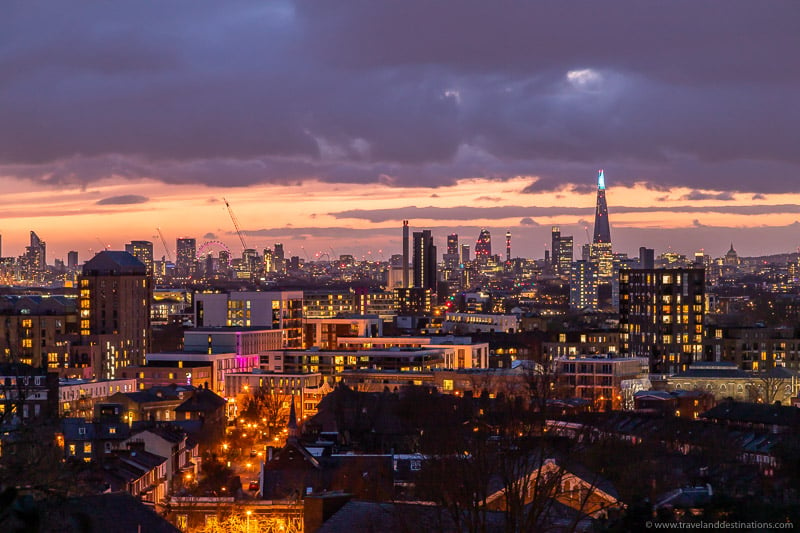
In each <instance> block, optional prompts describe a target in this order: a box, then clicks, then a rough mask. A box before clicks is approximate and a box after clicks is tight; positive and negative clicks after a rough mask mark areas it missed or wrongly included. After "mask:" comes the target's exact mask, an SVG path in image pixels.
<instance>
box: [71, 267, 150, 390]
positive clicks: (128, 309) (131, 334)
mask: <svg viewBox="0 0 800 533" xmlns="http://www.w3.org/2000/svg"><path fill="white" fill-rule="evenodd" d="M79 288H80V293H79V298H78V307H79V312H80V325H79V328H80V335H81V341H82V344H84V345H87V344H88V345H92V344H94V345H97V346H99V347H100V353H99V361H98V362H97V363H94V364H97V365H98V366H95V367H94V373H95V375H96V376H97V377H98V378H101V379H114V378H115V377H116V372H117V370H118V369H119V368H122V367H126V366H131V365H141V364H143V363H144V357H145V353H147V350H148V348H149V345H150V300H151V299H152V294H153V289H152V281H151V278H150V276H148V275H147V268H146V267H145V265H144V264H142V262H141V261H139V260H138V259H136V258H135V257H133V256H132V255H131V254H129V253H127V252H114V251H104V252H100V253H99V254H97V255H95V256H94V257H93V258H92V259H90V260H89V261H87V262H86V263H85V264H84V265H83V273H82V274H81V276H80V278H79Z"/></svg>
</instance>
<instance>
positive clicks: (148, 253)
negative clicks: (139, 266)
mask: <svg viewBox="0 0 800 533" xmlns="http://www.w3.org/2000/svg"><path fill="white" fill-rule="evenodd" d="M125 251H126V252H128V253H129V254H131V255H132V256H133V257H135V258H136V259H138V260H139V261H141V262H142V263H144V266H145V267H147V273H148V274H150V275H151V276H152V275H153V243H152V242H150V241H131V242H129V243H128V244H126V245H125Z"/></svg>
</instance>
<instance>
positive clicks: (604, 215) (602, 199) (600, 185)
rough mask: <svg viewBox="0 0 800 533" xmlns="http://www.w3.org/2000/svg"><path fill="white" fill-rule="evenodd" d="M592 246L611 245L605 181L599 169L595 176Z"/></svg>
mask: <svg viewBox="0 0 800 533" xmlns="http://www.w3.org/2000/svg"><path fill="white" fill-rule="evenodd" d="M592 242H593V243H594V244H597V243H608V244H611V229H610V228H609V225H608V205H607V204H606V180H605V176H604V175H603V170H602V169H601V170H600V171H599V172H598V174H597V208H596V210H595V213H594V239H592Z"/></svg>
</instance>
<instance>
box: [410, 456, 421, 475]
mask: <svg viewBox="0 0 800 533" xmlns="http://www.w3.org/2000/svg"><path fill="white" fill-rule="evenodd" d="M411 470H413V471H415V472H416V471H419V470H422V461H420V460H419V459H411Z"/></svg>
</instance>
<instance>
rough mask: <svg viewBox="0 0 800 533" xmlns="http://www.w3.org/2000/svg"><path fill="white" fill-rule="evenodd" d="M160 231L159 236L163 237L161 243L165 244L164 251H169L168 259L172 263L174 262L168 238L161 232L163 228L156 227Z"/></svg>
mask: <svg viewBox="0 0 800 533" xmlns="http://www.w3.org/2000/svg"><path fill="white" fill-rule="evenodd" d="M156 231H157V232H158V236H159V237H160V238H161V244H163V245H164V251H165V252H167V259H168V260H169V262H170V263H172V254H170V253H169V246H167V239H165V238H164V234H163V233H161V228H156Z"/></svg>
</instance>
